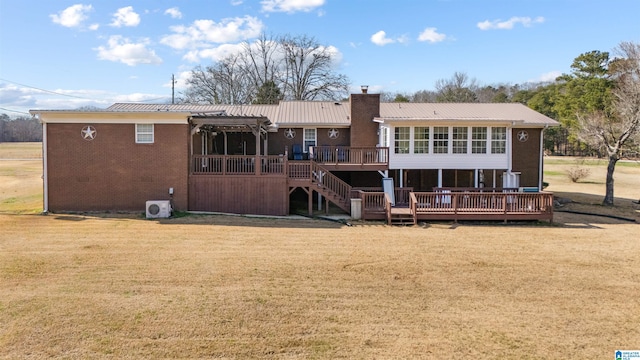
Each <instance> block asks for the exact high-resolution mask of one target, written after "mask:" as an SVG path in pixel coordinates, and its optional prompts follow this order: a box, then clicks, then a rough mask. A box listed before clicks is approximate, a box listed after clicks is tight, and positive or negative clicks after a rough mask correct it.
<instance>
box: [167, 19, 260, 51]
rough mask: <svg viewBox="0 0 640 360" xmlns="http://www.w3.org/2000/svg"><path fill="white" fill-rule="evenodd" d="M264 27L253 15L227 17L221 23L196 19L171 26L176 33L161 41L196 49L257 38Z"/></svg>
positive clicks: (176, 47)
mask: <svg viewBox="0 0 640 360" xmlns="http://www.w3.org/2000/svg"><path fill="white" fill-rule="evenodd" d="M263 28H264V25H263V23H262V22H261V21H260V20H258V19H257V18H255V17H252V16H245V17H241V18H238V17H236V18H227V19H223V20H222V21H221V22H219V23H216V22H214V21H213V20H196V21H194V22H193V24H192V25H190V26H182V25H180V26H172V27H170V29H171V31H173V32H174V34H172V35H166V36H164V37H163V38H162V39H161V40H160V42H161V43H162V44H165V45H167V46H170V47H172V48H174V49H194V48H201V47H207V46H210V45H211V44H223V43H228V42H233V41H238V40H245V39H250V38H255V37H257V36H258V35H260V33H261V32H262V29H263Z"/></svg>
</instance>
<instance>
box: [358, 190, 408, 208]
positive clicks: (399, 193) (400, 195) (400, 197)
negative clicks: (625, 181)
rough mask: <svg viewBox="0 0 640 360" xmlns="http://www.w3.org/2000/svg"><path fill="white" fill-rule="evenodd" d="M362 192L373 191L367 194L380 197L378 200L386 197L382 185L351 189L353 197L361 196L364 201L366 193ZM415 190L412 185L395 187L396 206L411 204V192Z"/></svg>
mask: <svg viewBox="0 0 640 360" xmlns="http://www.w3.org/2000/svg"><path fill="white" fill-rule="evenodd" d="M361 192H363V193H371V194H367V195H370V197H378V198H379V199H378V201H383V200H384V199H383V198H384V197H383V194H384V191H383V190H382V187H373V186H371V187H355V188H352V190H351V197H352V198H361V199H363V201H364V198H362V196H364V194H361ZM412 192H413V188H412V187H403V188H399V187H397V188H394V189H393V196H394V199H395V206H407V205H409V194H411V193H412Z"/></svg>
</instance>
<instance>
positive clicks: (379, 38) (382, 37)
mask: <svg viewBox="0 0 640 360" xmlns="http://www.w3.org/2000/svg"><path fill="white" fill-rule="evenodd" d="M371 42H372V43H374V44H376V45H378V46H385V45H387V44H391V43H394V42H395V40H393V39H389V38H388V37H387V33H386V32H384V31H383V30H380V31H378V32H377V33H375V34H373V35H371Z"/></svg>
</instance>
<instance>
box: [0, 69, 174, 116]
mask: <svg viewBox="0 0 640 360" xmlns="http://www.w3.org/2000/svg"><path fill="white" fill-rule="evenodd" d="M0 81H5V82H8V83H12V84H15V85H19V86H24V87H26V88H30V89H35V90H38V91H42V92H46V93H49V94H54V95H60V96H67V97H71V98H76V99H83V100H91V101H101V100H98V99H92V98H88V97H82V96H76V95H69V94H63V93H59V92H55V91H51V90H46V89H42V88H39V87H35V86H29V85H25V84H21V83H18V82H15V81H11V80H7V79H3V78H0ZM167 98H168V96H163V97H158V98H154V99H147V100H141V101H139V102H150V101H156V100H162V99H167ZM7 111H11V110H7ZM14 112H19V111H14ZM23 114H24V113H23Z"/></svg>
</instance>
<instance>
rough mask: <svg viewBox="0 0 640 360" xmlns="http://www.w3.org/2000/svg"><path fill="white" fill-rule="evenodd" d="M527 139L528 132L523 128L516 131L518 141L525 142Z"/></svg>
mask: <svg viewBox="0 0 640 360" xmlns="http://www.w3.org/2000/svg"><path fill="white" fill-rule="evenodd" d="M527 140H529V133H527V132H526V131H524V130H520V131H518V141H520V142H525V141H527Z"/></svg>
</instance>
